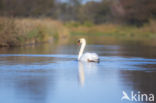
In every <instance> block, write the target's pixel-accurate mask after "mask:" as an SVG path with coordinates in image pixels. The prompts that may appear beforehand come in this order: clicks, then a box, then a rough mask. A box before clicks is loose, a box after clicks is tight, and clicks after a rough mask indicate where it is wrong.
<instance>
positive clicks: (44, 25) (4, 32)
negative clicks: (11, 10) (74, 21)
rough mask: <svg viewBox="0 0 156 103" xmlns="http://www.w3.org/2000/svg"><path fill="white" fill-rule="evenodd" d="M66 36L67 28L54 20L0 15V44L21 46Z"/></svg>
mask: <svg viewBox="0 0 156 103" xmlns="http://www.w3.org/2000/svg"><path fill="white" fill-rule="evenodd" d="M68 36H69V31H68V29H67V28H66V27H64V26H63V24H62V23H61V22H59V21H56V20H52V19H48V18H46V19H33V18H6V17H0V37H1V38H0V46H22V45H26V44H35V43H39V42H48V41H52V40H59V39H62V38H66V37H68Z"/></svg>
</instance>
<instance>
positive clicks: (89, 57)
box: [78, 38, 99, 62]
mask: <svg viewBox="0 0 156 103" xmlns="http://www.w3.org/2000/svg"><path fill="white" fill-rule="evenodd" d="M78 44H81V47H80V51H79V55H78V60H79V61H85V62H99V56H98V55H97V54H96V53H85V54H83V51H84V49H85V46H86V40H85V39H84V38H81V39H79V40H78Z"/></svg>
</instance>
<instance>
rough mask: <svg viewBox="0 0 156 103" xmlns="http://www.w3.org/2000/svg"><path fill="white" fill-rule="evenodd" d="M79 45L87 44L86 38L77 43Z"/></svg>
mask: <svg viewBox="0 0 156 103" xmlns="http://www.w3.org/2000/svg"><path fill="white" fill-rule="evenodd" d="M77 43H78V45H80V44H86V39H85V38H81V39H79V40H78V41H77Z"/></svg>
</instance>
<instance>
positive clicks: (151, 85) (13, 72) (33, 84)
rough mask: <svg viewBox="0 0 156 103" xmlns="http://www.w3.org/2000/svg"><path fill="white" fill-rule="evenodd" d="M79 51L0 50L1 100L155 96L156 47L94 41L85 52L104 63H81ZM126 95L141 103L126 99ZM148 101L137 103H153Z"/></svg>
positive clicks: (101, 101)
mask: <svg viewBox="0 0 156 103" xmlns="http://www.w3.org/2000/svg"><path fill="white" fill-rule="evenodd" d="M73 42H75V40H73ZM78 51H79V47H78V46H77V45H75V44H73V43H67V44H64V45H61V44H60V45H59V44H58V45H50V44H45V45H38V46H35V47H25V48H1V49H0V101H1V102H2V103H133V102H137V101H138V98H137V96H138V95H141V94H143V93H144V94H147V95H148V97H149V94H151V93H152V94H154V95H156V88H155V87H156V82H155V81H156V46H150V45H144V44H140V43H138V44H137V43H135V44H134V43H132V42H129V43H128V42H126V43H123V42H122V43H95V42H94V43H93V42H92V43H91V42H90V44H88V45H87V47H86V49H85V51H91V52H96V53H97V54H99V56H100V63H83V62H78V61H77V60H76V59H77V53H78ZM123 91H124V92H126V93H127V95H128V96H129V97H130V98H131V93H132V92H134V93H135V94H136V95H137V96H136V99H137V101H135V100H132V101H128V100H121V98H122V96H123ZM143 99H144V100H143V101H139V102H138V103H144V102H147V103H150V102H149V101H145V99H146V98H143ZM155 101H156V100H155ZM152 103H153V102H152Z"/></svg>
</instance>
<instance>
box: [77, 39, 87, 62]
mask: <svg viewBox="0 0 156 103" xmlns="http://www.w3.org/2000/svg"><path fill="white" fill-rule="evenodd" d="M85 46H86V43H85V42H84V43H82V45H81V48H80V51H79V56H78V60H80V58H81V56H82V54H83V51H84V48H85Z"/></svg>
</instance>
